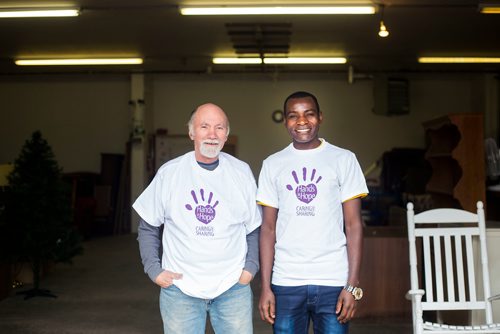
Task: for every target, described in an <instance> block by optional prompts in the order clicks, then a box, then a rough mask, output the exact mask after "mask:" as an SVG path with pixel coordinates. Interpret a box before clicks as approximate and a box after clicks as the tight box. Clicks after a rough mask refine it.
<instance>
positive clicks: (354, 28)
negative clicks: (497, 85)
mask: <svg viewBox="0 0 500 334" xmlns="http://www.w3.org/2000/svg"><path fill="white" fill-rule="evenodd" d="M197 2H198V3H203V4H209V3H211V4H214V3H229V2H228V1H224V2H222V1H218V2H214V1H197ZM253 2H257V1H253ZM261 2H262V1H261ZM281 2H283V1H281ZM338 2H339V1H328V0H323V1H314V2H313V1H287V3H293V4H308V3H311V4H312V3H316V4H318V3H319V4H324V3H338ZM346 2H353V1H342V3H346ZM358 2H359V1H358ZM369 2H371V3H375V4H384V5H385V11H384V21H385V23H386V26H387V28H388V29H389V31H390V36H389V37H387V38H385V39H382V38H380V37H378V35H377V32H378V25H379V20H380V13H377V14H375V15H314V16H265V17H262V16H261V17H256V16H238V17H228V16H210V17H201V16H181V15H180V14H179V11H178V5H180V4H182V3H183V1H181V0H179V1H176V0H114V1H112V0H73V1H48V2H43V3H44V4H46V5H49V4H56V5H68V4H73V5H75V6H77V7H79V8H81V15H80V16H79V17H73V18H44V19H40V18H38V19H35V18H32V19H2V20H0V74H4V75H5V74H15V73H32V72H43V73H49V72H53V71H55V72H67V71H69V72H73V71H78V72H81V71H103V72H108V71H118V72H128V71H146V72H165V73H170V72H206V71H211V72H232V71H235V72H241V71H245V72H259V71H276V70H278V71H285V72H286V71H300V72H309V71H310V72H318V71H320V72H324V71H327V72H328V71H331V72H345V71H347V67H348V66H349V65H352V66H353V68H354V69H355V71H361V72H367V73H370V72H418V71H459V72H460V71H467V72H476V71H477V72H498V71H499V70H500V64H496V65H495V64H486V65H447V66H444V65H419V64H417V57H418V56H424V55H426V56H453V55H463V56H500V15H484V14H480V13H479V12H478V1H473V0H387V1H369ZM191 3H192V2H191ZM232 3H237V4H241V3H243V1H232ZM264 3H266V4H273V3H280V1H265V2H264ZM41 4H42V1H41V0H0V7H15V6H30V5H37V6H40V5H41ZM229 23H244V24H255V25H264V24H275V23H285V24H289V25H290V32H291V34H290V36H289V39H290V47H289V54H290V55H300V56H308V55H309V56H312V55H321V56H346V57H347V58H348V64H347V65H326V66H325V65H309V66H305V65H301V66H296V65H294V66H292V65H288V66H279V67H276V66H271V65H266V66H260V65H253V66H248V65H247V66H240V65H231V66H227V65H226V66H224V65H212V64H211V57H212V56H215V55H231V54H234V49H233V45H232V42H231V39H230V37H229V36H228V34H227V30H226V24H229ZM64 56H94V57H96V56H100V57H104V56H140V57H144V59H145V61H144V64H143V65H139V66H129V67H94V68H89V67H85V68H81V67H80V68H75V67H69V68H66V67H64V68H63V67H57V68H47V67H43V68H33V67H30V68H20V67H16V66H15V65H14V64H13V59H14V58H18V57H35V58H36V57H38V58H40V57H64Z"/></svg>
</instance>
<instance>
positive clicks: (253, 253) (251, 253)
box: [243, 227, 260, 277]
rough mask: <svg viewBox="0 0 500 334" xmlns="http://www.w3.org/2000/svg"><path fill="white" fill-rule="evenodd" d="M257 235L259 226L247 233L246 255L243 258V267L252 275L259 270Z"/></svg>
mask: <svg viewBox="0 0 500 334" xmlns="http://www.w3.org/2000/svg"><path fill="white" fill-rule="evenodd" d="M259 236H260V227H257V228H256V229H255V230H253V231H252V232H250V233H249V234H247V256H246V259H245V267H244V268H243V269H245V270H246V271H248V272H250V274H252V276H253V277H255V274H257V272H258V271H259Z"/></svg>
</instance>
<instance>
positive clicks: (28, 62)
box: [14, 58, 143, 66]
mask: <svg viewBox="0 0 500 334" xmlns="http://www.w3.org/2000/svg"><path fill="white" fill-rule="evenodd" d="M14 63H15V64H16V65H18V66H52V65H139V64H142V63H143V60H142V58H80V59H72V58H70V59H16V60H15V61H14Z"/></svg>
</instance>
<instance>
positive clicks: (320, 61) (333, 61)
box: [264, 57, 347, 64]
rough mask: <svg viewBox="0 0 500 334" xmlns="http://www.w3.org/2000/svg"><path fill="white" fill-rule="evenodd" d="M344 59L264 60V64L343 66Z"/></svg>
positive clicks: (290, 58)
mask: <svg viewBox="0 0 500 334" xmlns="http://www.w3.org/2000/svg"><path fill="white" fill-rule="evenodd" d="M346 62H347V59H346V58H344V57H321V58H320V57H283V58H264V64H345V63H346Z"/></svg>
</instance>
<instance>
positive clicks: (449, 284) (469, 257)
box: [407, 202, 500, 334]
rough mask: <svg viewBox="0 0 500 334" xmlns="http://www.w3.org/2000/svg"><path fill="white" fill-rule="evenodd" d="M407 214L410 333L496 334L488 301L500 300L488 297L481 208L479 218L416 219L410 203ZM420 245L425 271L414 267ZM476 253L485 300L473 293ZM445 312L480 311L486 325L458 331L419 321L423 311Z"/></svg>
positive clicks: (453, 213)
mask: <svg viewBox="0 0 500 334" xmlns="http://www.w3.org/2000/svg"><path fill="white" fill-rule="evenodd" d="M407 209H408V211H407V216H408V240H409V244H410V245H409V246H410V277H411V290H410V291H408V293H407V298H408V299H410V300H411V302H412V311H413V312H412V313H413V314H412V315H413V333H414V334H421V333H431V332H432V333H434V334H437V333H443V334H444V333H500V323H493V316H492V309H491V301H492V300H495V299H500V295H496V296H493V297H491V294H490V281H489V271H488V256H487V249H486V232H485V220H484V210H483V203H482V202H477V214H475V213H472V212H468V211H464V210H459V209H434V210H428V211H425V212H422V213H419V214H414V212H413V203H408V205H407ZM418 239H421V246H422V250H423V255H422V256H419V258H421V259H422V262H423V265H417V240H418ZM473 239H478V245H479V247H475V246H473V241H472V240H473ZM419 245H420V244H419ZM477 248H479V252H480V254H479V255H480V257H476V258H480V259H481V263H480V264H479V266H477V267H478V268H481V267H482V277H483V289H484V290H483V293H482V295H484V298H479V297H478V294H477V292H478V291H477V289H476V275H475V272H474V271H475V268H476V267H475V266H474V250H475V249H477ZM422 270H423V272H422ZM423 274H425V275H423ZM419 278H422V282H423V289H422V288H420V286H419ZM424 294H425V297H424V298H423V296H424ZM444 310H471V311H472V310H482V311H484V315H485V319H486V324H484V325H479V326H476V325H474V326H472V325H471V326H464V325H462V326H457V325H452V324H443V323H434V322H428V321H425V322H424V320H423V318H422V316H423V311H437V312H438V313H439V311H444Z"/></svg>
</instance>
